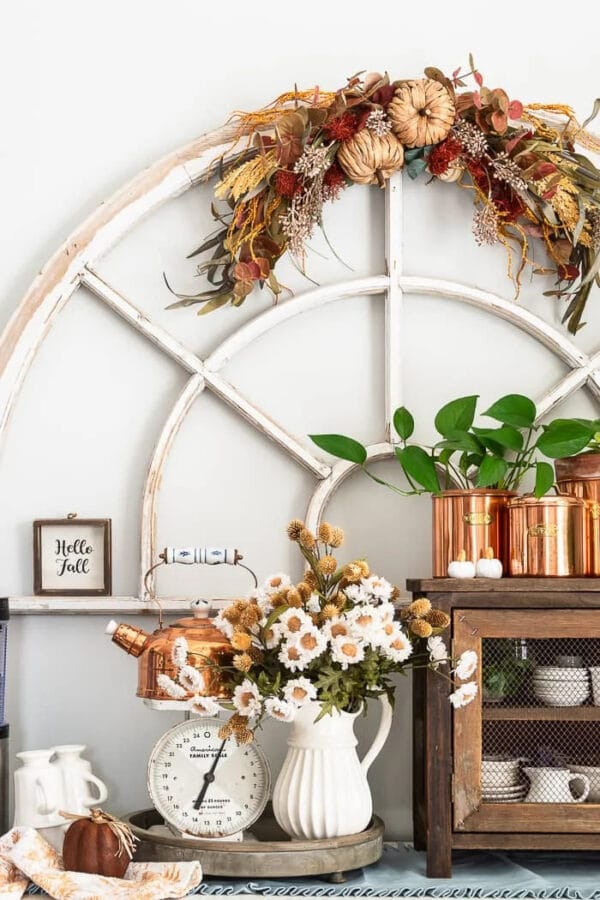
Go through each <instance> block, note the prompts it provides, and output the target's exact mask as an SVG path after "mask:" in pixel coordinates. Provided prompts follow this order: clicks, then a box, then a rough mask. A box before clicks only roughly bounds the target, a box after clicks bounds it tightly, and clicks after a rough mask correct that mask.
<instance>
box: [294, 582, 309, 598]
mask: <svg viewBox="0 0 600 900" xmlns="http://www.w3.org/2000/svg"><path fill="white" fill-rule="evenodd" d="M296 590H297V591H298V593H299V594H300V596H301V597H302V599H303V600H308V598H309V597H310V595H311V594H312V588H311V586H310V584H308V582H306V581H301V582H300V583H299V584H297V585H296Z"/></svg>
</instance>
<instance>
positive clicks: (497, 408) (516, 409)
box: [483, 394, 536, 428]
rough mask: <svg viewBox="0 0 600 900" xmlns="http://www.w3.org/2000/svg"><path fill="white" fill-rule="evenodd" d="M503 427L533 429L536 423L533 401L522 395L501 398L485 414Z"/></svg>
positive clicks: (508, 395) (509, 395)
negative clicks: (512, 426)
mask: <svg viewBox="0 0 600 900" xmlns="http://www.w3.org/2000/svg"><path fill="white" fill-rule="evenodd" d="M483 415H484V416H489V417H490V418H491V419H496V420H497V421H498V422H502V424H503V425H514V427H515V428H531V426H532V425H533V423H534V421H535V416H536V408H535V403H534V402H533V400H530V399H529V397H524V396H523V395H522V394H507V395H506V396H505V397H500V399H499V400H496V402H495V403H492V405H491V406H490V408H489V409H488V410H486V411H485V412H484V414H483Z"/></svg>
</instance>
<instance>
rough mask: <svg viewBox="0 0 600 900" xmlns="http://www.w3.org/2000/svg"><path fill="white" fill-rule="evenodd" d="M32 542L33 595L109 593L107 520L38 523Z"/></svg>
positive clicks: (45, 520)
mask: <svg viewBox="0 0 600 900" xmlns="http://www.w3.org/2000/svg"><path fill="white" fill-rule="evenodd" d="M33 542H34V556H33V581H34V593H35V594H58V595H65V596H69V595H73V596H91V595H96V596H97V595H102V594H110V592H111V522H110V519H78V518H77V517H76V516H73V515H71V516H69V518H67V519H41V520H37V521H36V522H34V523H33Z"/></svg>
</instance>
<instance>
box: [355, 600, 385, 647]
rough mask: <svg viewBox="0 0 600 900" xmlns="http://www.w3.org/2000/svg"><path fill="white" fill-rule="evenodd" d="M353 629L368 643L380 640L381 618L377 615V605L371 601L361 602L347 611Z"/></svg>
mask: <svg viewBox="0 0 600 900" xmlns="http://www.w3.org/2000/svg"><path fill="white" fill-rule="evenodd" d="M346 618H347V619H348V623H349V625H350V627H351V628H352V631H353V632H354V633H355V634H356V635H358V636H359V637H361V638H362V639H363V640H364V641H366V642H367V643H368V644H371V643H374V644H376V643H377V642H378V636H379V635H380V634H381V631H382V629H381V620H380V619H379V616H378V615H377V607H375V606H372V605H371V604H370V603H361V604H360V605H359V606H355V607H354V609H351V610H350V611H349V612H348V613H346Z"/></svg>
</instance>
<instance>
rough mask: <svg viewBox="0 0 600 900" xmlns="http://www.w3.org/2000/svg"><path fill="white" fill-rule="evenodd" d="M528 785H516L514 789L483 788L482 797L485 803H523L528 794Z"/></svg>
mask: <svg viewBox="0 0 600 900" xmlns="http://www.w3.org/2000/svg"><path fill="white" fill-rule="evenodd" d="M527 791H528V787H527V785H526V784H515V785H513V786H512V787H485V786H482V788H481V797H482V800H483V801H484V802H485V803H522V802H523V800H524V799H525V796H526V794H527Z"/></svg>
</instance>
